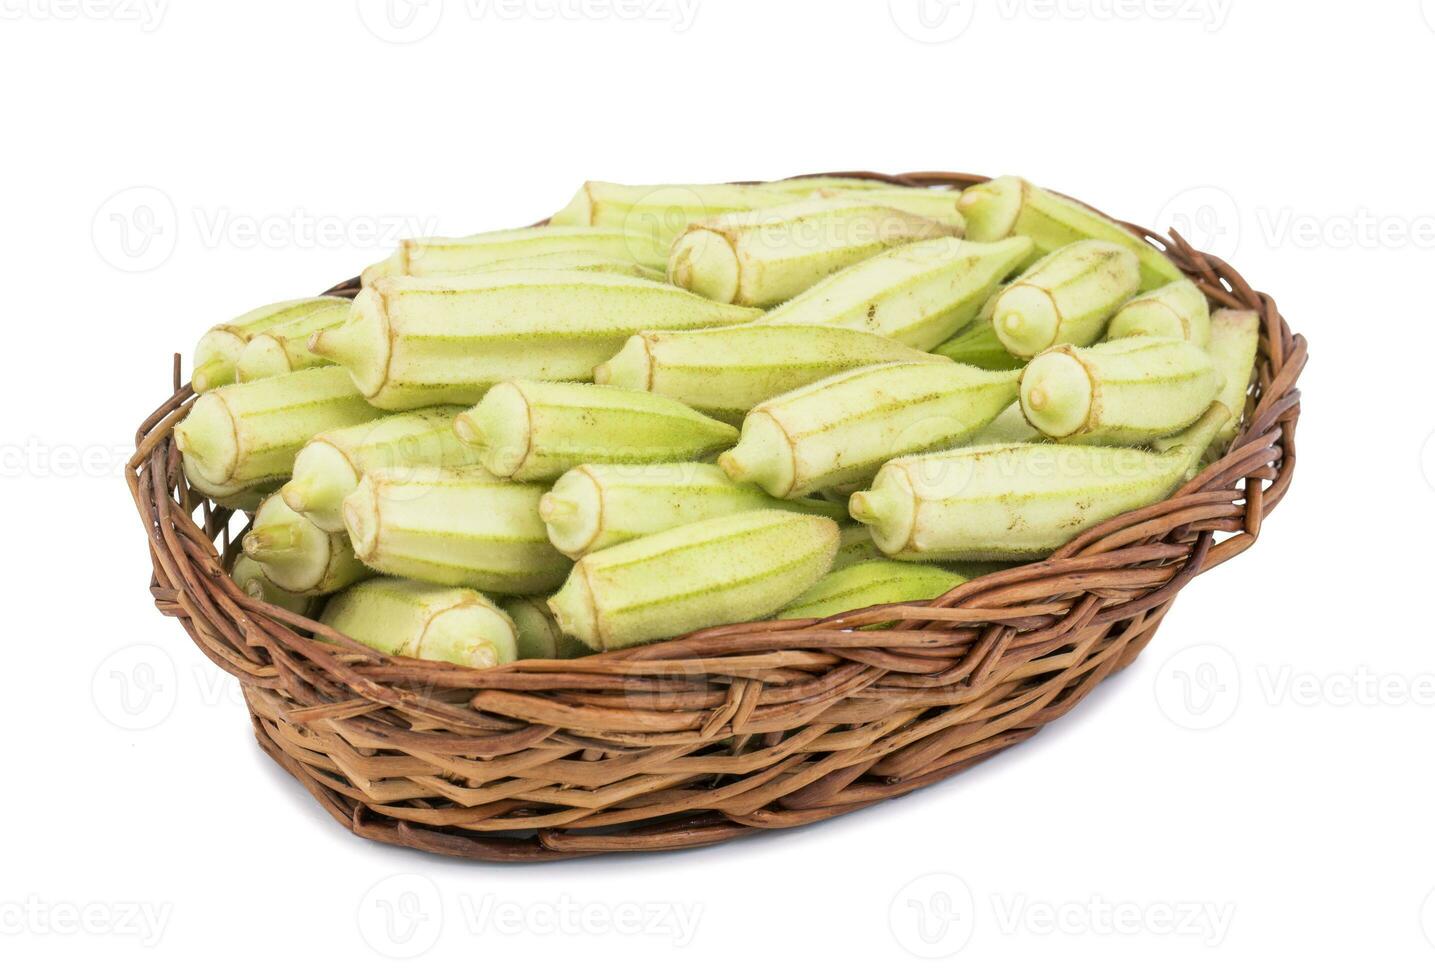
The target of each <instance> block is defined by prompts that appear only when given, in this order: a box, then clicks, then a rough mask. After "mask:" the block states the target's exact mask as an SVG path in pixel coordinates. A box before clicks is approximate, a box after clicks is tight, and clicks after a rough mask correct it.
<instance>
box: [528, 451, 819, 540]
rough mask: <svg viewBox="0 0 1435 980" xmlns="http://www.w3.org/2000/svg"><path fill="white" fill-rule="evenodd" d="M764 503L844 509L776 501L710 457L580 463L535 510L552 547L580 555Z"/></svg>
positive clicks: (815, 510)
mask: <svg viewBox="0 0 1435 980" xmlns="http://www.w3.org/2000/svg"><path fill="white" fill-rule="evenodd" d="M765 508H783V509H788V510H797V511H806V512H809V513H820V514H825V515H826V516H829V517H845V516H846V508H844V507H841V506H838V505H836V504H832V503H829V502H827V501H791V502H789V501H780V500H774V499H773V498H772V497H770V496H768V495H767V494H765V493H763V492H762V491H761V490H759V489H758V488H757V487H754V486H748V485H743V484H738V483H733V482H732V481H731V480H729V479H728V478H727V475H726V474H725V473H723V471H722V469H721V468H720V467H717V466H714V465H712V464H711V463H659V464H651V465H637V466H627V465H621V464H618V465H612V464H592V463H585V464H584V465H582V466H578V467H575V468H573V469H571V470H569V471H568V472H567V473H564V474H563V475H562V476H561V477H559V478H558V482H557V483H555V484H553V489H552V490H550V491H549V492H548V493H546V494H544V495H543V499H542V500H541V501H540V502H539V505H538V513H539V515H540V516H541V517H542V518H543V522H544V523H545V524H547V525H548V538H549V540H550V541H552V542H553V545H554V547H556V548H557V549H558V550H559V551H561V552H563V553H564V554H565V555H567V556H569V557H570V558H580V557H582V556H583V555H585V554H588V553H590V552H593V551H601V550H602V549H604V548H611V547H612V546H613V545H615V544H622V543H623V542H624V541H631V540H633V539H634V538H641V537H644V536H645V535H649V534H656V533H657V532H658V531H666V530H667V529H668V528H672V527H681V526H683V525H684V524H691V523H693V522H694V521H701V520H706V519H707V518H709V517H721V516H723V515H725V514H738V513H742V512H743V511H748V510H762V509H765Z"/></svg>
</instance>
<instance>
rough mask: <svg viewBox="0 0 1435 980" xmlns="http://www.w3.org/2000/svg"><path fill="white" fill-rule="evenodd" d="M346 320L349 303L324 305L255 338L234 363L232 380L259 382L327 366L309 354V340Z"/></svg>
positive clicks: (316, 356) (316, 355)
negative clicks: (321, 331)
mask: <svg viewBox="0 0 1435 980" xmlns="http://www.w3.org/2000/svg"><path fill="white" fill-rule="evenodd" d="M348 317H349V302H348V300H345V301H344V302H342V303H333V304H326V305H324V306H321V307H319V308H318V309H317V310H315V311H314V312H312V313H310V314H309V315H308V316H303V317H299V318H298V319H295V320H289V321H287V322H285V323H283V324H280V325H278V326H275V327H273V328H272V329H269V330H266V331H265V332H264V333H261V334H257V335H256V336H255V337H254V338H253V339H251V340H250V341H249V343H247V344H245V345H244V349H243V350H241V351H240V352H239V357H238V358H237V359H236V360H235V362H234V374H235V377H236V378H237V379H238V380H239V381H241V382H243V381H258V380H259V379H260V378H272V377H274V376H275V375H279V374H289V373H290V372H292V371H302V370H304V369H305V368H311V367H318V366H319V365H321V364H327V363H329V362H328V361H327V360H325V359H324V358H322V357H320V356H319V355H318V354H315V353H312V352H311V351H310V350H309V338H310V337H312V336H313V335H314V334H316V333H318V332H319V331H320V330H328V329H329V328H331V327H337V326H339V325H340V324H342V323H343V322H344V321H345V320H346V319H348Z"/></svg>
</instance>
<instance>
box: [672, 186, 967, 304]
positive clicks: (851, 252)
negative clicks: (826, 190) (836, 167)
mask: <svg viewBox="0 0 1435 980" xmlns="http://www.w3.org/2000/svg"><path fill="white" fill-rule="evenodd" d="M958 232H959V229H957V228H954V227H952V226H951V225H944V224H941V223H940V222H936V221H932V220H931V219H929V218H923V217H921V216H919V215H915V214H909V213H907V212H905V211H897V210H894V209H892V208H884V207H882V206H880V205H875V204H868V203H867V202H865V201H854V200H849V199H846V198H821V197H817V198H807V199H803V200H798V201H793V202H791V203H788V204H782V205H779V206H778V207H774V208H763V209H761V210H758V211H738V212H733V213H731V214H724V215H720V216H718V217H716V218H711V219H708V220H706V221H701V222H694V223H693V224H692V225H690V226H689V227H688V229H687V231H685V232H684V233H683V234H682V235H681V236H680V237H679V238H678V239H677V241H675V242H673V250H672V252H671V254H670V255H669V256H668V279H669V280H670V281H671V282H673V283H674V284H676V285H678V286H682V287H683V288H684V289H689V290H692V291H693V292H695V293H697V294H699V295H700V296H706V297H708V298H709V299H712V300H715V301H717V302H721V303H736V304H738V305H740V306H773V305H775V304H777V303H781V302H782V301H783V300H786V299H791V298H792V297H794V296H796V295H797V294H798V293H800V292H802V291H803V290H804V289H807V288H808V287H810V286H813V285H815V284H816V283H818V282H819V281H821V280H822V279H824V278H826V277H827V276H830V275H831V274H832V273H834V272H836V271H837V270H839V269H844V268H846V267H847V266H850V265H852V264H854V263H856V262H860V261H862V260H863V259H865V258H868V257H870V256H872V255H876V254H877V253H878V252H881V251H883V250H884V249H888V248H892V247H893V246H896V245H901V244H904V243H906V242H913V241H920V240H923V239H928V238H941V237H944V236H950V235H956V234H958Z"/></svg>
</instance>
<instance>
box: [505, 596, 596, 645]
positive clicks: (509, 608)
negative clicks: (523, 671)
mask: <svg viewBox="0 0 1435 980" xmlns="http://www.w3.org/2000/svg"><path fill="white" fill-rule="evenodd" d="M501 605H502V606H503V611H504V612H506V613H508V618H509V619H511V620H513V625H514V626H516V627H517V628H518V659H519V660H571V659H573V658H574V657H582V656H585V655H587V654H589V653H592V652H593V651H592V650H589V649H588V648H587V647H585V646H584V645H583V644H582V643H580V642H579V641H577V640H575V639H574V638H573V637H571V636H568V635H567V634H566V633H564V632H563V631H562V630H561V629H559V628H558V620H557V619H556V618H554V616H553V610H551V609H549V608H548V600H547V599H546V598H544V597H543V596H513V597H512V598H509V599H505V600H503V602H502V603H501Z"/></svg>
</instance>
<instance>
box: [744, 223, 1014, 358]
mask: <svg viewBox="0 0 1435 980" xmlns="http://www.w3.org/2000/svg"><path fill="white" fill-rule="evenodd" d="M1030 248H1031V242H1030V239H1026V238H1008V239H1005V240H1003V241H1000V242H990V243H986V242H969V241H964V240H963V239H960V238H934V239H929V240H926V241H919V242H913V243H911V244H909V245H899V246H897V247H895V248H891V249H888V250H886V251H883V252H879V253H878V254H876V255H874V256H872V257H871V258H868V259H865V260H863V261H861V262H858V263H856V264H855V265H850V266H848V267H847V268H845V269H842V270H841V271H839V272H836V273H834V274H833V275H831V276H828V277H827V278H826V279H823V280H822V281H821V282H818V283H817V284H815V285H814V286H812V287H811V288H810V289H808V290H807V291H805V292H803V293H801V294H800V295H798V296H795V297H793V298H792V299H790V300H788V301H787V302H786V303H783V304H782V305H781V306H779V307H777V308H776V309H774V310H772V311H771V312H769V313H768V314H766V315H765V316H763V317H762V318H761V319H760V320H759V321H758V322H759V323H819V324H830V325H832V326H837V327H849V328H851V329H854V330H863V331H867V332H870V333H875V334H878V335H879V336H882V337H890V338H892V339H893V340H897V341H901V342H902V343H904V344H907V345H909V346H911V347H916V348H918V349H920V350H931V349H932V348H933V347H936V346H937V345H938V344H940V343H941V342H942V341H944V340H946V339H947V338H948V337H951V336H952V335H953V334H955V333H956V332H957V331H959V330H961V329H962V327H964V326H966V325H967V324H968V323H970V322H971V320H972V318H973V317H975V316H976V315H977V314H978V313H979V312H980V311H981V309H982V307H983V305H984V304H985V303H986V302H987V300H988V299H989V298H990V297H991V296H992V295H993V294H994V293H996V291H997V290H998V289H999V288H1000V287H1001V284H1002V280H1003V279H1005V278H1006V277H1007V276H1008V275H1009V274H1010V273H1012V272H1013V271H1015V270H1016V268H1017V267H1018V266H1019V265H1020V264H1021V263H1022V261H1023V260H1024V259H1025V257H1026V255H1027V253H1028V252H1029V251H1030Z"/></svg>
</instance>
